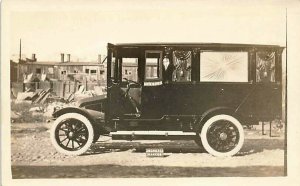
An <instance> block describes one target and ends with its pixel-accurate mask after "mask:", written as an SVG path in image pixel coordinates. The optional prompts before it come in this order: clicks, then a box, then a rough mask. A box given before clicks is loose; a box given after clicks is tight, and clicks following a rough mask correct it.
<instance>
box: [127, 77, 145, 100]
mask: <svg viewBox="0 0 300 186" xmlns="http://www.w3.org/2000/svg"><path fill="white" fill-rule="evenodd" d="M123 79H124V80H125V81H126V82H127V85H126V86H127V89H126V92H125V97H127V96H128V92H129V90H130V87H131V86H132V85H138V86H141V84H140V83H138V82H136V81H133V80H130V79H127V78H123Z"/></svg>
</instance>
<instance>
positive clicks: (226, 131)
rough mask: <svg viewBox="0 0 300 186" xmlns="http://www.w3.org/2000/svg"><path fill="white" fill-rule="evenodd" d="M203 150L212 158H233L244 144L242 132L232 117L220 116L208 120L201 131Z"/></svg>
mask: <svg viewBox="0 0 300 186" xmlns="http://www.w3.org/2000/svg"><path fill="white" fill-rule="evenodd" d="M200 137H201V141H202V145H203V147H204V148H205V150H206V151H207V152H208V153H210V154H212V155H214V156H233V155H235V154H236V153H238V152H239V150H240V149H241V148H242V146H243V144H244V130H243V127H242V125H241V123H240V122H239V121H238V120H237V119H236V118H234V117H233V116H230V115H226V114H221V115H216V116H213V117H211V118H210V119H208V120H207V121H206V122H205V124H204V125H203V127H202V130H201V134H200Z"/></svg>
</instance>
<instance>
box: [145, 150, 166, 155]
mask: <svg viewBox="0 0 300 186" xmlns="http://www.w3.org/2000/svg"><path fill="white" fill-rule="evenodd" d="M146 156H147V157H164V149H163V148H147V149H146Z"/></svg>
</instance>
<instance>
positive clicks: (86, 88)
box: [85, 78, 88, 91]
mask: <svg viewBox="0 0 300 186" xmlns="http://www.w3.org/2000/svg"><path fill="white" fill-rule="evenodd" d="M87 84H88V83H87V78H85V91H87V90H88V87H87Z"/></svg>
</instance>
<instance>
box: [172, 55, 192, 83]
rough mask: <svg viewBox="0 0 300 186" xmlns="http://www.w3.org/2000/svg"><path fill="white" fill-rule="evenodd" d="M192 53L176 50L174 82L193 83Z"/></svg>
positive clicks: (174, 56)
mask: <svg viewBox="0 0 300 186" xmlns="http://www.w3.org/2000/svg"><path fill="white" fill-rule="evenodd" d="M191 53H192V52H191V51H184V50H175V51H174V52H173V64H174V71H173V74H172V81H173V82H189V81H191V69H192V59H191Z"/></svg>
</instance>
